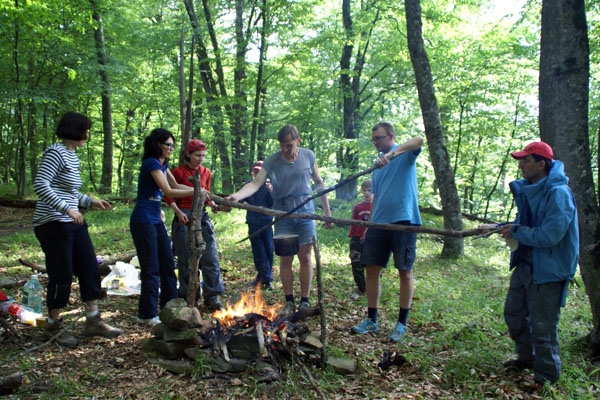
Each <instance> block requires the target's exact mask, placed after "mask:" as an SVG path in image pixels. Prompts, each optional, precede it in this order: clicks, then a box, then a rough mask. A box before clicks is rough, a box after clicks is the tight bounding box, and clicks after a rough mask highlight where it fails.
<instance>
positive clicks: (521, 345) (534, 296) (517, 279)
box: [504, 264, 566, 383]
mask: <svg viewBox="0 0 600 400" xmlns="http://www.w3.org/2000/svg"><path fill="white" fill-rule="evenodd" d="M565 284H566V281H560V282H550V283H544V284H535V283H534V282H533V274H532V266H531V265H529V264H520V265H519V266H518V267H516V268H515V270H514V271H513V274H512V276H511V278H510V286H509V288H508V293H507V295H506V301H505V303H504V320H505V321H506V325H507V326H508V332H509V334H510V337H511V338H512V340H513V341H514V343H515V350H516V352H517V356H518V358H519V359H522V360H528V361H533V372H534V379H535V380H536V381H537V382H540V383H544V382H546V381H549V382H551V383H554V382H556V381H558V379H559V378H560V370H561V364H560V354H559V353H560V347H559V343H558V321H559V319H560V304H561V298H562V296H563V289H564V285H565Z"/></svg>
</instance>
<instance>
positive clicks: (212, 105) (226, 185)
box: [184, 0, 233, 193]
mask: <svg viewBox="0 0 600 400" xmlns="http://www.w3.org/2000/svg"><path fill="white" fill-rule="evenodd" d="M184 3H185V8H186V10H187V13H188V17H189V19H190V24H191V25H192V30H193V32H194V41H195V42H196V43H197V47H196V53H197V55H198V63H199V70H200V79H201V81H202V88H203V90H204V96H205V100H206V104H207V108H208V112H209V115H210V121H211V126H212V128H213V131H214V138H215V145H216V152H217V153H218V154H219V157H220V162H221V183H222V191H223V192H225V193H232V192H233V177H232V174H231V160H230V158H229V151H228V144H227V141H226V139H225V137H226V135H225V132H224V128H223V127H224V126H225V115H224V113H223V109H222V108H221V105H220V103H222V102H223V100H224V96H225V95H226V92H225V88H224V86H223V85H224V82H223V76H222V73H223V70H222V65H221V62H220V58H219V56H218V55H217V56H216V58H217V68H216V74H217V79H215V78H214V74H213V68H212V66H211V64H210V59H211V58H210V57H209V55H208V50H207V48H206V45H205V43H204V40H203V38H202V34H201V32H200V23H199V21H198V17H197V16H196V11H195V8H194V3H193V1H192V0H184ZM202 3H203V5H204V14H205V21H206V22H207V28H208V29H209V31H210V30H211V29H212V25H211V24H212V21H211V19H210V15H209V14H208V4H207V3H206V2H205V1H203V2H202ZM213 45H216V43H213ZM219 81H220V82H219ZM219 87H220V88H221V89H220V90H219Z"/></svg>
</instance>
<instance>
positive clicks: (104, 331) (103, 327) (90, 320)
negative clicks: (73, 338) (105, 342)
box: [83, 313, 121, 338]
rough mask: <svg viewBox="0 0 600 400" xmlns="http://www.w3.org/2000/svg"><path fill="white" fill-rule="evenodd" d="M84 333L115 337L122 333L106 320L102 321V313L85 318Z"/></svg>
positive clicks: (86, 334)
mask: <svg viewBox="0 0 600 400" xmlns="http://www.w3.org/2000/svg"><path fill="white" fill-rule="evenodd" d="M83 334H84V335H85V336H102V337H105V338H114V337H117V336H119V335H120V334H121V330H120V329H118V328H113V327H112V326H110V325H108V324H107V323H106V322H104V321H102V317H100V313H98V314H97V315H96V316H95V317H87V318H86V320H85V327H84V328H83Z"/></svg>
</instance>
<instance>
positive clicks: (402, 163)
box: [371, 144, 421, 225]
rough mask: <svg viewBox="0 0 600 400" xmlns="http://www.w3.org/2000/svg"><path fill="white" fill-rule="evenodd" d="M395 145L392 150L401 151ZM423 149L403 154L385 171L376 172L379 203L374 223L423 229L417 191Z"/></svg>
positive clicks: (385, 167)
mask: <svg viewBox="0 0 600 400" xmlns="http://www.w3.org/2000/svg"><path fill="white" fill-rule="evenodd" d="M397 147H398V145H397V144H396V145H394V146H393V147H392V150H394V149H395V148H397ZM419 153H421V149H420V148H419V149H417V150H414V151H409V152H406V153H403V154H400V155H399V156H397V157H396V158H394V159H393V160H392V161H390V163H389V164H388V165H386V166H384V167H383V168H379V169H376V170H375V171H373V187H372V190H371V192H372V193H373V195H374V196H375V203H374V204H373V209H372V210H371V222H377V223H384V224H393V223H395V222H400V221H408V222H409V223H410V224H411V225H421V214H420V213H419V199H418V191H417V156H418V155H419Z"/></svg>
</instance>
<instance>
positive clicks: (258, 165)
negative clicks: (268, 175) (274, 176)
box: [252, 160, 263, 171]
mask: <svg viewBox="0 0 600 400" xmlns="http://www.w3.org/2000/svg"><path fill="white" fill-rule="evenodd" d="M262 165H263V162H262V160H259V161H257V162H256V164H254V165H253V166H252V171H260V169H261V168H262Z"/></svg>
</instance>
